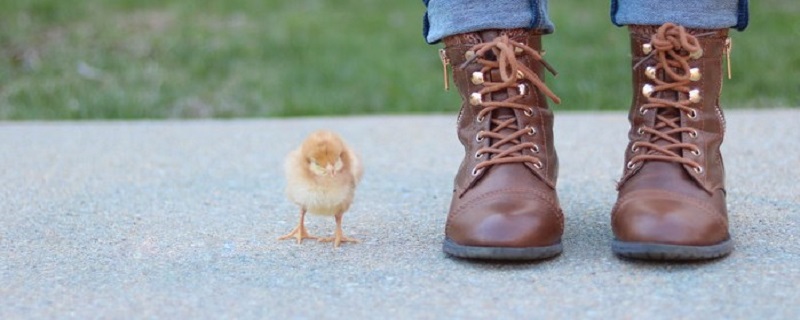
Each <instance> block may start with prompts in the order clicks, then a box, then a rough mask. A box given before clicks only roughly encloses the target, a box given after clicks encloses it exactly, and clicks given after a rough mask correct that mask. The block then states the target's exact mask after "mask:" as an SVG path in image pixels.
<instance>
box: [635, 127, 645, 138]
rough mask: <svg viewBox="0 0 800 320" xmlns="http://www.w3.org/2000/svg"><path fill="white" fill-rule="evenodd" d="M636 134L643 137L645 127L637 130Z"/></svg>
mask: <svg viewBox="0 0 800 320" xmlns="http://www.w3.org/2000/svg"><path fill="white" fill-rule="evenodd" d="M636 133H638V134H639V135H640V136H641V135H643V134H644V127H639V129H636Z"/></svg>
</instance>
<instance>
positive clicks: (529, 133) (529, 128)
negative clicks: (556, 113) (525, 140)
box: [528, 127, 536, 136]
mask: <svg viewBox="0 0 800 320" xmlns="http://www.w3.org/2000/svg"><path fill="white" fill-rule="evenodd" d="M534 134H536V129H535V128H534V127H528V135H529V136H532V135H534Z"/></svg>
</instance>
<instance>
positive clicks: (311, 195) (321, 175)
mask: <svg viewBox="0 0 800 320" xmlns="http://www.w3.org/2000/svg"><path fill="white" fill-rule="evenodd" d="M284 170H285V171H286V180H287V186H286V196H287V197H288V198H289V200H291V201H292V202H294V203H296V204H297V205H299V206H300V222H299V223H298V224H297V227H295V228H294V230H292V232H289V233H288V234H286V235H284V236H282V237H280V238H278V239H279V240H284V239H289V238H295V239H297V243H300V242H302V241H303V239H307V238H308V239H317V237H315V236H312V235H309V234H308V232H307V231H306V228H305V226H304V224H303V219H304V218H305V215H306V212H310V213H313V214H318V215H327V216H334V217H335V218H336V230H335V231H334V234H333V237H328V238H319V241H323V242H328V241H333V245H334V247H339V244H340V243H341V242H358V240H356V239H353V238H349V237H345V236H344V235H343V234H342V215H344V212H345V211H347V209H348V208H350V204H351V203H352V202H353V194H354V192H355V189H356V184H357V183H358V182H359V180H361V174H362V172H363V170H362V168H361V162H360V161H359V159H358V156H356V154H355V153H354V152H353V150H351V149H350V148H348V147H347V145H345V143H344V141H342V139H341V138H340V137H339V136H338V135H337V134H335V133H333V132H330V131H324V130H320V131H316V132H314V133H312V134H311V135H309V136H308V138H306V140H305V141H303V144H302V145H301V146H300V147H298V148H297V149H295V150H294V151H292V152H290V153H289V155H288V156H287V157H286V162H285V165H284Z"/></svg>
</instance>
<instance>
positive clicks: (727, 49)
mask: <svg viewBox="0 0 800 320" xmlns="http://www.w3.org/2000/svg"><path fill="white" fill-rule="evenodd" d="M732 46H733V43H731V38H730V37H727V38H725V61H727V62H728V80H730V79H731V47H732Z"/></svg>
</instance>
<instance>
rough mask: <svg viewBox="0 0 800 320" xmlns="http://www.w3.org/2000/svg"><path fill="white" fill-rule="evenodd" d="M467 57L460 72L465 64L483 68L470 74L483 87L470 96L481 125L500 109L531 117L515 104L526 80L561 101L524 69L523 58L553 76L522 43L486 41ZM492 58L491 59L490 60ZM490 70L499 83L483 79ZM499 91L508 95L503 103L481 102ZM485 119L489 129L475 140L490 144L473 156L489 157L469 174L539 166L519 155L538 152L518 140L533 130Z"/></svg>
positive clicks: (525, 87)
mask: <svg viewBox="0 0 800 320" xmlns="http://www.w3.org/2000/svg"><path fill="white" fill-rule="evenodd" d="M467 54H468V55H472V56H471V57H470V58H469V59H467V61H465V62H464V63H463V64H462V65H461V66H460V68H461V69H464V68H466V66H467V65H468V64H470V63H472V62H475V61H477V62H478V63H480V64H481V65H483V67H482V68H481V71H480V72H479V73H478V72H476V73H473V75H472V82H473V83H475V84H483V88H482V89H481V90H480V91H478V92H475V93H472V95H471V96H470V103H471V104H472V105H474V106H478V107H482V109H480V111H479V112H478V115H477V121H478V122H483V121H484V120H485V119H486V118H487V117H490V118H491V115H492V111H495V110H498V109H501V108H510V109H517V110H521V111H522V112H523V113H524V114H525V115H526V116H529V117H530V116H533V108H532V107H531V106H528V105H525V104H522V103H519V102H518V101H519V100H520V99H522V98H523V97H524V96H525V95H526V94H527V93H528V85H527V84H526V83H525V82H526V81H527V82H528V83H530V84H532V85H533V86H535V87H536V88H537V89H538V90H539V91H541V92H542V93H544V94H545V95H547V96H548V97H549V98H550V99H551V100H553V102H555V103H560V102H561V100H560V99H559V98H558V97H557V96H556V95H555V94H554V93H553V92H552V91H550V89H549V88H547V86H546V85H545V84H544V81H543V80H542V79H540V78H539V76H538V75H537V74H536V73H535V72H534V71H533V70H531V69H530V68H529V67H527V66H525V64H524V63H522V62H521V61H520V59H521V58H523V57H525V56H527V57H529V58H530V60H531V61H533V62H534V63H541V64H542V65H543V66H544V67H545V68H547V70H548V71H550V72H551V73H552V74H553V75H555V74H556V72H555V70H554V69H553V68H552V67H551V66H550V65H549V64H547V62H545V61H544V59H543V58H542V55H541V54H540V53H539V52H537V51H536V50H534V49H532V48H530V47H528V46H527V45H525V44H522V43H520V42H517V41H514V40H512V39H510V38H509V37H508V35H501V36H499V37H497V38H495V39H494V40H492V41H490V42H485V43H479V44H476V45H475V46H473V47H472V48H471V49H470V50H469V51H467ZM492 56H493V57H494V59H492ZM492 70H498V71H499V73H500V81H488V80H484V78H485V77H484V75H487V74H491V71H492ZM503 91H505V92H506V93H508V98H507V99H505V100H503V101H483V98H482V97H484V96H486V95H489V96H491V95H492V93H495V92H503ZM489 120H490V121H491V125H490V130H489V131H485V130H482V131H480V132H478V135H477V136H476V140H478V141H479V142H480V141H482V140H483V139H485V138H489V139H491V140H490V141H492V142H493V143H492V144H491V145H490V146H488V147H484V148H481V149H479V150H478V151H477V153H476V155H475V156H476V157H482V156H483V155H484V154H488V155H489V157H488V160H485V161H482V162H480V163H479V164H477V165H476V166H475V168H474V169H473V171H472V174H473V175H478V174H479V173H480V172H481V171H482V170H484V169H485V168H487V167H490V166H493V165H495V164H502V163H525V162H528V163H531V164H532V165H533V166H534V167H535V168H537V169H541V168H542V167H543V164H542V161H541V160H540V159H539V158H538V157H535V156H532V155H525V154H523V153H522V151H524V150H525V149H530V150H532V151H533V153H538V152H539V146H537V145H536V144H534V143H533V142H523V141H522V137H523V136H525V135H535V134H536V133H537V132H536V129H535V128H533V127H530V126H528V127H523V128H520V127H519V126H518V125H517V123H516V122H517V119H516V118H515V117H511V118H508V119H493V118H492V119H489ZM506 129H510V130H513V131H508V130H506Z"/></svg>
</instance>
